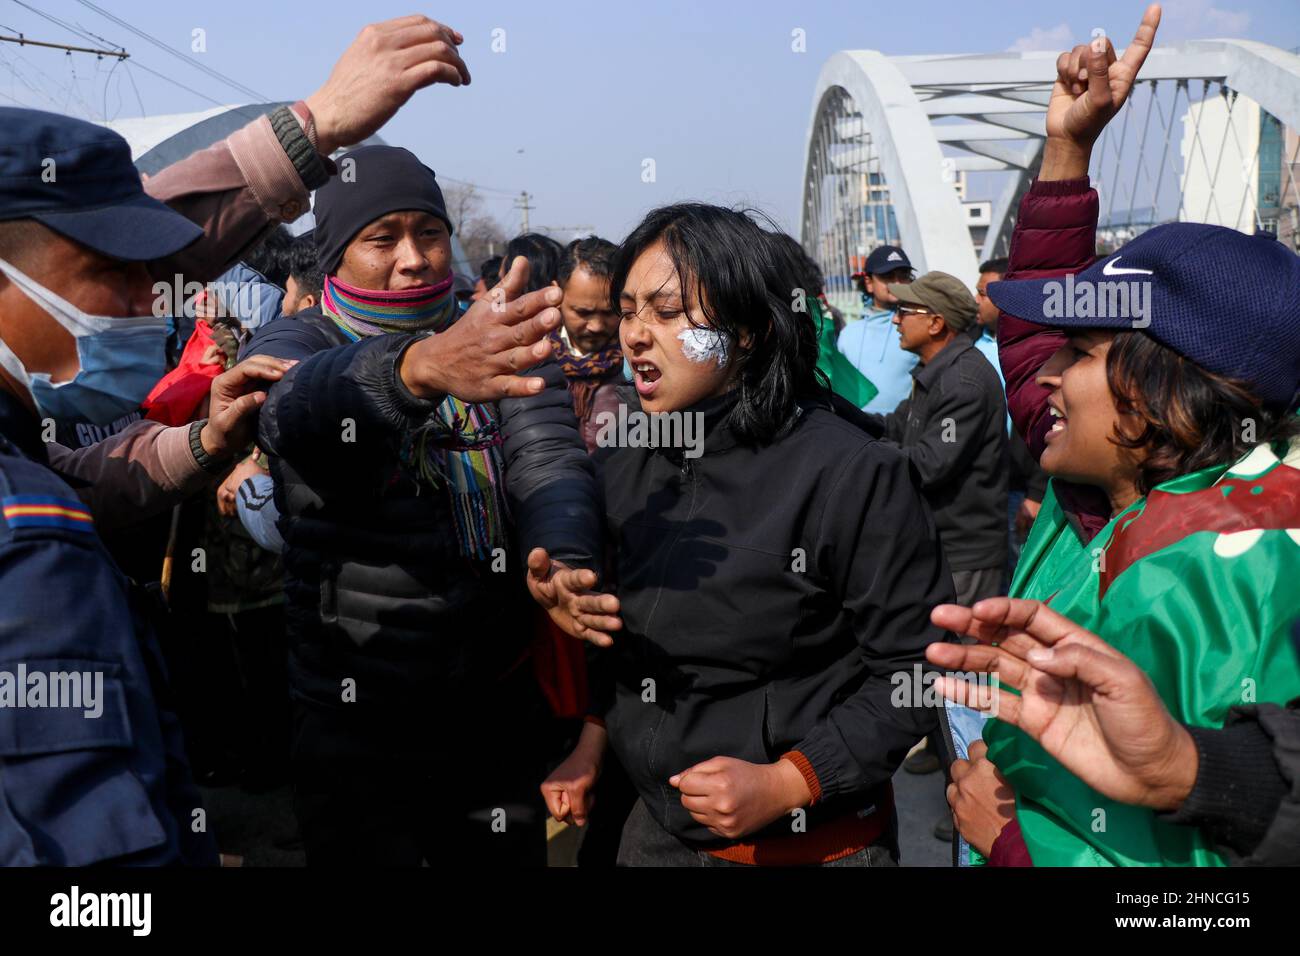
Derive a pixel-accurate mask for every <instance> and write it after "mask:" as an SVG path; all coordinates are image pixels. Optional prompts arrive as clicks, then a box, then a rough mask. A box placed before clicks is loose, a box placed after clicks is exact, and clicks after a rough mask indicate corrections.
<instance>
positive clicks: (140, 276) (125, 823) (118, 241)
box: [0, 110, 283, 865]
mask: <svg viewBox="0 0 1300 956" xmlns="http://www.w3.org/2000/svg"><path fill="white" fill-rule="evenodd" d="M5 119H6V121H7V122H6V129H7V130H8V132H9V137H8V143H6V144H5V146H4V147H3V148H0V183H3V184H4V185H3V186H0V276H2V278H0V863H5V864H67V865H83V864H89V863H98V862H105V861H114V862H131V863H171V862H185V863H191V864H201V863H215V862H216V859H217V857H216V848H215V845H214V843H213V840H212V837H211V833H210V831H209V830H208V827H207V821H206V820H205V819H204V817H203V808H202V803H201V801H200V798H199V793H198V790H197V788H196V787H195V785H194V782H193V780H192V779H191V776H190V772H189V768H188V766H187V764H186V760H185V753H184V749H183V743H182V739H181V733H180V725H179V723H178V721H177V719H176V716H175V714H174V713H173V712H172V710H171V708H170V707H169V706H168V704H167V701H166V687H165V682H164V678H163V668H162V663H161V655H160V650H159V647H158V643H157V641H156V640H155V638H154V635H153V633H152V630H151V628H150V627H149V625H148V622H147V620H146V619H145V617H144V615H143V613H142V612H143V609H144V608H145V607H146V606H147V605H146V604H145V602H144V601H141V600H139V599H138V598H137V595H135V594H134V593H133V591H132V586H131V585H130V584H129V582H128V581H127V579H126V578H125V577H124V576H123V575H122V574H121V572H119V571H118V570H117V568H116V566H115V565H114V563H113V561H112V560H111V559H110V557H109V555H108V552H107V551H106V550H105V548H104V545H103V543H102V542H101V540H100V538H99V535H98V534H97V533H96V530H95V521H94V517H95V516H94V514H93V513H92V509H91V506H90V504H88V501H91V502H96V503H97V504H100V505H103V506H104V507H107V506H109V505H110V504H111V503H113V502H114V495H113V491H114V483H116V484H117V485H118V486H119V487H120V491H121V495H120V496H119V500H118V502H117V503H118V504H120V505H121V506H122V507H127V506H128V505H129V504H130V503H131V502H130V501H129V500H128V499H129V498H130V495H129V494H128V488H127V484H128V481H129V480H133V479H131V476H130V475H129V474H128V473H127V470H128V469H130V468H131V467H132V466H134V465H141V466H144V467H148V464H153V465H158V466H160V467H161V468H162V469H163V470H164V471H166V470H171V471H184V470H185V469H189V470H190V471H191V472H195V473H200V474H201V472H203V471H208V472H212V473H217V472H219V471H220V470H221V469H222V468H223V467H224V465H225V463H226V461H227V460H228V458H229V456H230V454H232V453H233V452H234V451H236V450H238V449H239V448H240V447H242V446H243V445H244V444H246V443H247V442H248V441H249V440H251V437H252V434H253V427H254V416H253V414H252V413H254V412H255V411H256V408H257V406H258V405H259V404H260V401H261V397H262V396H261V394H259V393H255V394H243V393H244V392H246V391H247V390H248V389H249V388H250V387H251V386H253V385H254V384H255V383H265V382H268V381H275V380H276V379H278V378H279V377H280V374H281V373H282V371H283V363H279V364H277V363H273V362H256V361H250V362H249V363H245V364H244V365H242V366H239V367H237V368H236V369H232V370H231V371H230V372H229V373H227V374H226V375H223V376H222V377H221V378H220V380H219V383H218V384H216V385H215V386H214V388H213V391H212V401H211V406H210V411H211V414H210V417H209V418H208V419H207V420H205V421H202V422H196V423H194V424H193V425H190V426H187V427H184V428H179V429H163V428H162V426H160V425H156V424H154V423H139V424H138V425H137V426H131V430H132V431H137V430H140V429H146V430H147V429H153V430H161V431H166V432H171V433H173V434H169V435H161V434H155V435H153V436H151V441H150V442H149V443H148V445H147V447H148V448H149V449H151V450H152V451H151V455H152V458H151V461H150V463H145V462H142V461H139V460H132V459H131V458H130V457H126V458H121V459H119V460H120V461H121V466H120V468H119V469H118V471H116V472H115V470H114V469H113V468H112V467H108V466H107V465H104V466H103V467H101V468H100V470H99V474H100V475H101V476H102V482H101V483H102V485H104V487H99V488H97V489H94V491H95V494H93V495H92V494H87V493H85V492H86V491H87V490H88V489H83V490H82V493H81V494H79V492H78V489H76V488H74V487H73V484H72V483H70V481H69V480H68V479H66V478H65V477H64V476H62V475H60V474H59V473H58V472H57V471H55V470H54V468H52V467H51V464H50V460H51V457H52V454H51V452H52V449H51V448H50V446H49V445H47V443H46V441H45V440H43V439H48V437H49V436H48V434H43V432H46V430H47V427H48V422H49V421H50V420H51V417H50V411H51V409H50V405H52V404H53V398H54V397H57V399H58V401H59V402H60V403H61V404H66V403H67V402H69V401H73V402H75V401H76V400H77V399H78V397H80V396H82V395H83V393H84V392H85V391H86V390H87V389H88V388H90V387H91V385H92V384H93V383H94V382H95V381H96V378H97V373H103V372H111V369H109V368H106V367H101V362H102V360H103V357H104V356H106V355H111V354H113V353H114V352H115V350H117V349H118V347H119V345H120V342H121V339H122V337H123V336H126V337H138V335H139V330H140V328H141V322H140V321H139V320H132V319H131V318H113V317H115V316H148V315H150V312H151V303H152V298H153V295H152V280H151V278H150V276H149V274H148V272H147V271H146V269H145V265H144V263H145V262H147V261H148V260H151V259H155V258H158V257H161V256H166V255H169V254H171V253H174V252H177V251H178V250H180V249H182V248H184V247H185V246H188V245H190V244H191V243H192V242H194V241H195V240H196V239H197V238H198V237H199V236H200V235H201V234H202V230H201V229H199V227H198V226H196V225H195V224H194V223H192V222H190V221H189V220H188V219H186V218H185V217H183V216H181V215H180V214H179V213H176V212H173V211H172V210H171V209H169V208H168V207H167V206H165V205H164V204H163V203H161V202H158V201H156V200H154V199H151V198H149V197H148V196H146V195H145V193H144V191H143V189H142V187H141V184H140V177H139V176H138V174H137V173H136V171H135V168H134V167H133V166H132V164H131V159H130V153H129V150H128V148H127V145H126V143H125V141H123V140H122V139H121V137H119V136H117V135H116V134H115V133H110V132H108V131H106V130H104V129H102V128H100V127H97V126H94V125H93V124H90V123H85V122H82V121H80V120H73V119H68V118H66V117H61V116H56V115H54V114H50V113H39V112H35V111H31V110H8V111H6V116H5ZM51 157H53V158H54V162H55V163H56V164H57V165H56V167H55V169H56V173H55V178H54V180H53V182H51V183H49V184H41V183H40V176H41V171H42V169H48V168H50V167H49V165H48V163H46V162H45V161H46V160H48V159H49V158H51ZM42 185H44V187H45V188H42ZM50 187H54V188H50ZM56 284H57V289H58V291H55V289H54V288H51V286H52V285H56ZM145 323H146V325H145V326H144V327H146V328H148V327H150V326H149V325H148V324H147V323H148V320H145ZM155 331H156V332H157V334H158V335H159V337H160V338H161V336H162V335H163V334H165V330H163V329H162V328H157V329H156V330H155ZM115 340H116V341H115ZM176 433H182V434H176ZM119 438H123V439H125V440H126V441H131V440H132V439H133V436H132V435H125V434H124V435H123V436H116V437H115V438H113V439H109V440H108V442H106V443H105V445H106V446H107V447H105V449H103V453H102V454H101V457H102V458H104V460H105V462H107V461H108V460H110V459H112V454H111V452H112V450H113V449H115V448H118V447H120V446H121V445H123V444H125V441H119V440H118V439H119ZM132 447H133V448H137V450H138V448H139V447H145V446H144V445H143V443H142V442H141V441H140V440H139V439H138V438H136V439H135V440H134V444H133V446H132ZM65 452H66V450H62V449H60V450H58V454H56V455H54V456H53V457H56V458H63V457H66V454H65ZM186 453H187V454H188V455H189V456H190V460H185V459H181V458H178V455H179V454H186ZM80 457H81V459H84V458H85V457H86V456H85V454H84V453H83V454H81V456H80ZM77 465H78V467H79V468H84V467H85V461H84V460H78V462H77ZM196 466H197V467H196ZM73 480H74V481H75V479H73ZM78 483H79V482H78ZM185 484H186V485H187V486H188V487H193V482H188V483H185ZM182 490H183V488H182ZM163 504H164V505H165V504H166V502H163ZM142 510H143V509H142Z"/></svg>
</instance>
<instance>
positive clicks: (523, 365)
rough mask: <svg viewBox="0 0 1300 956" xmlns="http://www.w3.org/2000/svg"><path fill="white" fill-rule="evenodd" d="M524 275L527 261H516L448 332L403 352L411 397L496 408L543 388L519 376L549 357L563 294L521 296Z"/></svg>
mask: <svg viewBox="0 0 1300 956" xmlns="http://www.w3.org/2000/svg"><path fill="white" fill-rule="evenodd" d="M528 275H529V266H528V260H527V259H525V258H524V257H523V256H516V257H515V260H514V262H513V263H511V266H510V271H509V272H507V273H506V276H505V278H504V279H502V280H501V281H500V282H499V283H497V285H496V286H494V287H493V289H492V291H491V292H490V293H488V294H487V295H486V296H484V297H483V298H482V299H479V300H478V301H477V302H475V303H474V304H473V305H471V306H470V307H469V311H468V312H466V313H465V314H464V315H462V316H461V317H460V318H459V319H458V320H457V321H456V322H455V323H453V324H452V325H451V327H450V328H448V329H447V330H446V331H445V332H439V333H438V334H437V335H430V336H426V337H425V338H422V339H419V340H417V341H416V342H415V344H413V345H412V346H411V347H410V348H408V349H407V350H406V352H405V354H403V356H402V362H401V365H400V366H399V369H398V371H399V374H400V375H401V376H402V382H403V383H404V384H405V385H406V387H407V388H408V389H410V391H411V392H412V394H414V395H418V396H419V397H421V398H433V397H435V396H437V395H440V394H445V395H454V396H456V397H457V398H459V399H460V400H461V401H462V402H471V403H472V402H495V401H497V400H499V399H502V398H510V397H521V396H525V395H536V394H538V393H539V392H541V391H542V390H543V389H544V388H545V387H546V380H545V379H544V378H542V377H540V376H537V375H532V376H529V377H527V378H525V377H523V376H522V375H520V374H518V373H519V372H523V371H526V370H527V369H530V368H532V367H534V366H535V365H537V364H538V363H539V362H541V361H542V360H543V359H545V358H546V357H547V356H549V355H551V354H552V349H551V343H550V340H548V339H547V338H546V335H547V333H548V332H550V331H551V330H552V329H554V328H556V327H558V326H559V324H560V310H559V309H558V308H556V306H558V305H559V304H560V302H562V301H563V300H564V294H563V293H562V292H561V291H560V289H559V287H558V286H553V285H552V286H547V287H546V288H544V289H538V290H537V291H536V292H527V293H525V292H524V290H525V289H526V288H528Z"/></svg>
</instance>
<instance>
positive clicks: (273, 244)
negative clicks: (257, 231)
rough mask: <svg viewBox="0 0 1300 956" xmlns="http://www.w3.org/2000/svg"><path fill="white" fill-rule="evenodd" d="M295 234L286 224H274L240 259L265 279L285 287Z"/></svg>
mask: <svg viewBox="0 0 1300 956" xmlns="http://www.w3.org/2000/svg"><path fill="white" fill-rule="evenodd" d="M292 245H293V236H292V235H291V234H290V233H289V230H288V229H286V228H285V227H284V226H280V225H277V226H273V227H272V228H271V229H269V230H267V232H266V234H265V235H264V236H262V238H261V239H259V240H258V242H257V244H256V245H254V246H253V247H252V248H250V249H247V250H245V251H244V254H243V255H242V256H240V257H239V258H240V261H241V262H243V263H244V265H246V266H248V267H249V268H250V269H252V270H253V271H254V272H257V273H259V274H260V275H261V276H262V278H263V279H265V280H266V281H267V282H270V283H272V284H273V285H278V286H279V287H280V288H281V289H283V288H284V284H285V282H287V281H288V279H289V248H290V247H291V246H292Z"/></svg>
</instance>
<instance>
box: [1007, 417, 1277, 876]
mask: <svg viewBox="0 0 1300 956" xmlns="http://www.w3.org/2000/svg"><path fill="white" fill-rule="evenodd" d="M1280 451H1281V452H1283V453H1285V454H1286V458H1285V460H1279V458H1278V455H1277V454H1276V453H1275V450H1274V449H1270V448H1268V447H1267V446H1262V445H1261V446H1259V447H1256V448H1255V449H1254V450H1253V451H1251V452H1250V454H1248V455H1247V456H1245V457H1244V458H1242V459H1241V460H1240V461H1238V462H1237V463H1236V464H1234V465H1232V466H1231V467H1225V466H1215V467H1212V468H1206V469H1202V470H1201V471H1197V472H1193V473H1191V474H1188V475H1183V476H1181V477H1178V478H1174V479H1171V480H1170V481H1167V482H1165V483H1163V484H1161V485H1159V486H1157V487H1156V488H1155V489H1153V490H1152V491H1151V493H1150V494H1149V495H1148V496H1147V497H1146V498H1144V499H1139V500H1138V501H1136V502H1134V503H1133V504H1132V505H1131V506H1130V507H1129V508H1127V509H1125V510H1124V511H1123V512H1121V513H1120V514H1118V515H1116V516H1115V517H1114V518H1113V519H1112V520H1111V521H1110V523H1109V524H1107V525H1106V526H1105V527H1104V528H1103V529H1102V530H1101V531H1100V532H1099V533H1098V534H1097V536H1096V537H1095V538H1094V539H1093V540H1092V541H1091V542H1088V543H1086V544H1085V543H1084V542H1083V541H1081V540H1080V537H1079V535H1078V534H1077V533H1076V532H1075V531H1074V529H1073V527H1072V526H1071V525H1070V524H1069V522H1068V521H1067V519H1066V516H1065V514H1064V512H1063V511H1062V510H1061V507H1060V505H1059V504H1058V502H1057V500H1056V493H1055V488H1054V485H1055V482H1054V481H1053V482H1052V483H1051V484H1049V486H1048V494H1047V496H1046V499H1045V500H1044V502H1043V506H1042V509H1041V511H1040V513H1039V515H1038V518H1037V520H1035V522H1034V525H1033V530H1032V532H1031V534H1030V537H1029V540H1028V541H1027V542H1026V543H1025V547H1024V549H1023V550H1022V552H1021V556H1020V563H1019V565H1018V566H1017V569H1016V576H1015V580H1014V581H1013V582H1012V586H1011V596H1012V597H1018V598H1029V599H1036V600H1041V601H1045V602H1047V603H1048V604H1049V605H1050V606H1051V607H1052V608H1053V609H1054V610H1056V611H1058V612H1060V613H1061V614H1064V615H1065V616H1066V617H1068V618H1070V619H1071V620H1072V621H1074V622H1075V623H1077V624H1080V625H1082V626H1083V627H1086V628H1088V629H1089V630H1091V631H1093V632H1094V633H1096V634H1099V635H1100V636H1101V637H1102V638H1103V639H1105V640H1106V641H1107V642H1108V643H1109V644H1111V645H1112V646H1113V647H1115V648H1116V649H1117V650H1119V651H1121V652H1122V653H1124V654H1126V655H1128V656H1129V657H1130V658H1132V659H1133V661H1134V662H1135V663H1137V665H1138V666H1139V667H1141V668H1142V669H1143V670H1144V671H1145V672H1146V673H1147V675H1148V676H1149V677H1150V678H1151V680H1152V682H1153V683H1154V684H1155V687H1156V690H1157V691H1158V692H1159V694H1160V697H1161V699H1162V700H1163V701H1164V703H1165V706H1166V707H1168V708H1169V710H1170V712H1171V713H1172V714H1173V716H1174V717H1175V718H1176V719H1177V720H1179V721H1182V722H1183V723H1185V724H1189V725H1194V726H1201V727H1221V726H1223V723H1224V721H1225V719H1226V717H1227V713H1228V708H1230V707H1232V706H1234V705H1238V704H1245V703H1255V702H1261V703H1262V702H1272V703H1276V704H1282V705H1284V704H1285V703H1286V702H1287V701H1288V700H1290V699H1291V698H1294V697H1296V696H1297V695H1300V663H1298V662H1297V657H1296V655H1295V654H1294V653H1292V651H1291V648H1290V646H1289V640H1290V637H1289V634H1290V630H1291V625H1292V622H1293V621H1295V620H1296V619H1297V618H1300V586H1298V585H1297V582H1300V442H1297V443H1295V444H1293V445H1292V446H1291V448H1290V449H1289V451H1288V450H1287V449H1281V450H1280ZM984 739H985V740H986V741H987V742H988V748H989V750H988V756H989V759H990V760H992V761H993V763H994V764H995V765H996V766H997V767H998V769H999V770H1000V771H1001V772H1002V774H1003V775H1004V776H1005V777H1006V778H1007V780H1008V781H1009V782H1010V784H1011V785H1012V787H1014V788H1015V791H1016V812H1017V817H1018V819H1019V821H1020V828H1021V832H1022V834H1023V836H1024V839H1025V844H1026V846H1027V847H1028V849H1029V854H1030V857H1031V859H1032V860H1033V862H1034V865H1035V866H1224V865H1227V861H1226V860H1225V859H1224V858H1223V857H1222V856H1221V855H1220V854H1218V853H1217V852H1215V850H1214V849H1213V848H1212V846H1211V844H1210V842H1209V841H1208V840H1207V839H1206V837H1205V836H1204V835H1203V834H1202V833H1201V831H1199V830H1197V829H1195V828H1192V827H1181V826H1175V825H1172V824H1168V823H1164V822H1162V821H1160V820H1158V819H1157V818H1156V815H1155V813H1154V811H1151V810H1148V809H1144V808H1141V807H1133V806H1127V805H1124V804H1120V803H1116V802H1115V801H1113V800H1109V799H1107V798H1105V797H1103V796H1101V795H1100V794H1099V793H1097V792H1096V791H1094V790H1093V789H1092V788H1090V787H1088V786H1087V785H1085V784H1084V783H1083V782H1082V781H1081V780H1079V779H1078V778H1077V777H1075V776H1074V775H1073V774H1071V773H1070V772H1069V771H1067V770H1066V769H1065V768H1064V767H1062V766H1061V765H1060V764H1059V763H1057V762H1056V761H1055V760H1053V759H1052V758H1051V757H1049V756H1048V755H1047V753H1046V751H1044V750H1043V749H1042V747H1040V746H1039V745H1038V744H1036V743H1034V742H1033V741H1032V740H1031V739H1030V738H1029V737H1028V736H1027V735H1025V734H1024V733H1022V732H1021V731H1019V730H1017V729H1016V728H1014V727H1012V726H1010V725H1008V724H1005V723H1003V722H1001V721H999V720H996V719H995V720H990V721H989V722H988V724H987V725H986V726H985V729H984Z"/></svg>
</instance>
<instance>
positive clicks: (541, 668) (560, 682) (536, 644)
mask: <svg viewBox="0 0 1300 956" xmlns="http://www.w3.org/2000/svg"><path fill="white" fill-rule="evenodd" d="M537 613H538V620H537V631H536V634H535V635H534V637H533V653H532V658H533V673H534V674H535V675H536V676H537V683H538V684H539V685H540V686H541V688H542V693H543V694H545V695H546V702H547V703H548V704H550V705H551V712H552V713H553V714H555V716H556V717H582V716H583V715H584V714H586V712H587V646H586V644H585V642H583V641H580V640H578V639H577V638H576V637H570V636H569V635H568V634H565V633H564V632H563V631H562V630H560V629H559V628H558V627H556V626H555V623H554V622H553V621H552V620H551V618H550V616H549V615H548V614H547V613H546V612H545V611H543V610H542V609H541V608H538V609H537Z"/></svg>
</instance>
